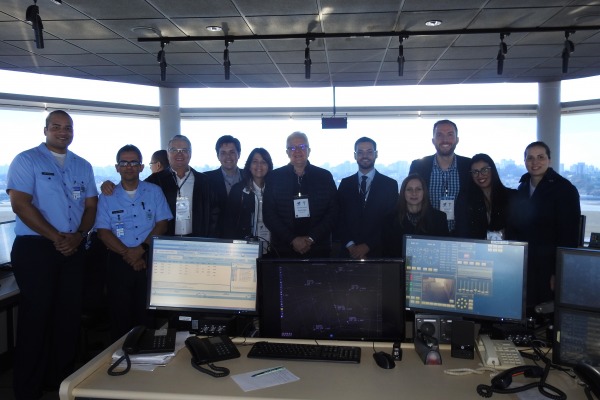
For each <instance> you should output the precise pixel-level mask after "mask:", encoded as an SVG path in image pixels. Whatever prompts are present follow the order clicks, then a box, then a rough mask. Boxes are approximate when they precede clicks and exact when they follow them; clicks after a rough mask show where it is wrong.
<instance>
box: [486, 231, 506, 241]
mask: <svg viewBox="0 0 600 400" xmlns="http://www.w3.org/2000/svg"><path fill="white" fill-rule="evenodd" d="M503 236H504V232H502V231H487V240H502V239H504V237H503Z"/></svg>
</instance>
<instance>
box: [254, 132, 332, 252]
mask: <svg viewBox="0 0 600 400" xmlns="http://www.w3.org/2000/svg"><path fill="white" fill-rule="evenodd" d="M286 152H287V155H288V157H289V159H290V163H289V164H288V165H286V166H283V167H281V168H277V169H275V170H273V172H271V173H270V174H269V175H268V177H267V181H266V185H265V193H264V203H263V216H264V222H265V225H266V226H267V228H268V229H269V231H270V232H271V246H272V248H273V250H274V251H273V253H274V256H276V257H283V258H322V257H330V256H331V233H332V231H333V229H334V226H335V223H336V221H337V214H338V206H337V190H336V187H335V182H334V181H333V176H332V175H331V173H330V172H329V171H327V170H325V169H323V168H319V167H315V166H314V165H312V164H311V163H310V162H309V161H308V156H309V155H310V146H309V144H308V137H307V136H306V134H304V133H302V132H294V133H292V134H291V135H290V136H288V138H287V144H286Z"/></svg>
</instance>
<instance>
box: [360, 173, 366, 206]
mask: <svg viewBox="0 0 600 400" xmlns="http://www.w3.org/2000/svg"><path fill="white" fill-rule="evenodd" d="M367 179H368V178H367V176H366V175H363V176H362V180H361V181H360V195H361V197H362V199H363V202H364V201H366V200H367Z"/></svg>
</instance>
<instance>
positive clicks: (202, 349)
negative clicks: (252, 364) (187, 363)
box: [185, 335, 240, 378]
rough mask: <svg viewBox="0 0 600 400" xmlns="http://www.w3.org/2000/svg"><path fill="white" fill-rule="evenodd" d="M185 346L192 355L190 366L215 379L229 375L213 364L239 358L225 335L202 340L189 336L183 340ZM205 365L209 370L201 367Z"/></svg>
mask: <svg viewBox="0 0 600 400" xmlns="http://www.w3.org/2000/svg"><path fill="white" fill-rule="evenodd" d="M185 345H186V347H187V348H188V350H189V351H190V353H191V354H192V366H193V367H194V368H196V369H197V370H198V371H200V372H203V373H205V374H208V375H210V376H213V377H215V378H221V377H224V376H227V375H229V370H228V369H227V368H224V367H217V366H216V365H214V364H213V362H216V361H223V360H230V359H232V358H239V357H240V352H239V351H238V349H237V347H235V344H233V342H232V341H231V339H229V336H226V335H222V336H213V337H207V338H203V339H200V338H199V337H197V336H190V337H189V338H187V339H186V340H185ZM205 364H206V365H208V367H209V368H210V369H207V368H204V367H202V365H205Z"/></svg>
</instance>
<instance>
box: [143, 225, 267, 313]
mask: <svg viewBox="0 0 600 400" xmlns="http://www.w3.org/2000/svg"><path fill="white" fill-rule="evenodd" d="M150 249H151V250H150V259H149V265H150V267H149V269H148V271H149V274H148V275H149V276H148V302H147V306H148V309H151V310H180V311H191V312H202V313H213V314H219V315H235V314H251V313H254V314H256V286H257V273H256V259H257V258H259V257H260V256H261V254H262V251H261V245H260V242H258V241H245V240H221V239H209V238H198V237H172V236H156V237H153V238H152V244H151V246H150Z"/></svg>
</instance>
